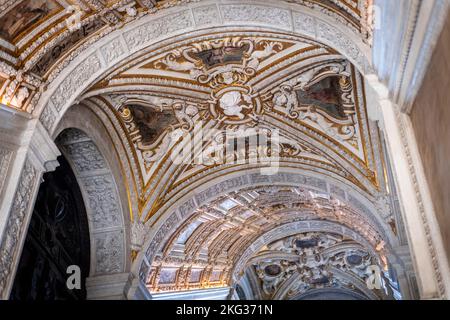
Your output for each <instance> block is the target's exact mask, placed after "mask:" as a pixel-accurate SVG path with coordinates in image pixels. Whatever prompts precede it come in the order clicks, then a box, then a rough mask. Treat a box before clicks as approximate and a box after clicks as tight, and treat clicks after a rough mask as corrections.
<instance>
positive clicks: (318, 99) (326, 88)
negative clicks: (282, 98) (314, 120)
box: [297, 77, 343, 117]
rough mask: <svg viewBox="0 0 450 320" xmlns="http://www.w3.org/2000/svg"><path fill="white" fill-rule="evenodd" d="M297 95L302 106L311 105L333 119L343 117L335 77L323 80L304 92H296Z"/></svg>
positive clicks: (337, 81)
mask: <svg viewBox="0 0 450 320" xmlns="http://www.w3.org/2000/svg"><path fill="white" fill-rule="evenodd" d="M297 95H298V100H299V102H300V104H302V105H313V106H315V107H318V108H321V109H323V110H325V111H327V112H328V113H330V114H331V115H333V116H335V117H341V116H343V114H342V107H341V100H340V93H339V79H338V78H337V77H328V78H325V79H323V80H322V81H320V82H318V83H316V84H314V85H312V86H311V87H309V88H308V89H306V90H305V91H303V90H298V91H297Z"/></svg>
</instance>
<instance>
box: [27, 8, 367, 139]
mask: <svg viewBox="0 0 450 320" xmlns="http://www.w3.org/2000/svg"><path fill="white" fill-rule="evenodd" d="M333 23H334V24H333ZM223 27H235V28H241V29H242V28H246V27H247V28H248V27H252V28H255V27H256V28H258V29H260V30H274V31H283V32H289V33H293V34H299V35H302V36H307V37H311V38H313V39H314V40H317V41H319V42H322V43H324V44H325V45H328V46H330V47H331V48H333V49H335V50H337V51H338V52H340V53H341V54H342V55H343V56H344V57H346V58H347V59H349V60H350V62H352V63H353V64H354V65H355V66H356V67H357V68H358V70H359V71H360V72H361V73H362V74H370V73H372V70H371V66H370V60H371V58H370V48H369V47H368V46H367V45H366V44H364V43H363V41H362V40H361V39H360V38H359V37H358V36H357V35H356V34H355V33H354V32H353V31H351V29H350V28H349V27H348V26H346V25H345V24H341V23H339V24H338V27H337V26H336V21H333V19H332V18H330V17H329V16H327V15H326V14H324V13H321V12H318V11H316V10H312V9H308V8H305V7H300V6H296V5H293V4H288V3H276V4H272V3H271V4H267V3H265V2H263V1H255V2H252V3H246V4H232V3H222V2H221V1H217V0H211V1H204V2H202V3H200V4H188V5H186V6H177V7H174V8H171V9H168V10H164V11H162V12H159V13H157V14H155V15H147V16H143V17H141V18H140V19H137V20H136V21H134V22H132V23H130V24H128V25H126V26H125V27H123V28H122V29H120V30H116V31H114V32H112V33H110V34H107V35H106V36H104V37H102V38H100V39H97V41H96V42H95V43H93V44H92V43H91V44H90V48H88V49H84V50H83V51H81V52H79V54H78V56H77V57H76V58H75V59H74V60H72V61H70V62H66V64H65V66H64V67H63V68H60V69H59V71H58V72H57V73H58V74H54V75H52V82H51V83H50V84H49V86H48V89H47V90H46V91H45V93H43V94H42V96H41V97H40V99H39V101H38V102H37V105H36V107H35V114H36V115H37V116H39V117H40V120H41V122H42V123H43V125H44V127H45V128H46V129H47V130H48V131H49V132H53V130H54V128H55V127H56V125H57V123H58V121H59V120H60V119H61V118H62V116H63V114H64V113H65V112H66V110H67V109H68V108H69V107H70V106H71V105H72V104H73V102H74V101H76V99H77V97H78V96H79V95H80V94H81V93H82V92H83V91H84V90H86V89H88V88H89V86H90V85H91V84H92V83H93V82H94V81H95V80H96V79H98V78H99V77H101V76H102V75H104V74H106V73H107V72H108V71H109V70H111V69H112V68H113V67H114V66H115V65H117V64H118V63H120V62H124V61H129V60H131V59H133V57H134V56H136V55H137V54H139V53H140V52H141V50H143V49H145V50H153V49H157V48H156V46H155V45H158V46H160V45H161V43H162V42H164V41H165V40H167V39H170V38H174V37H180V39H181V38H182V37H183V34H185V33H188V32H189V33H193V32H196V31H202V30H209V31H211V30H213V29H218V30H219V28H223ZM92 47H94V48H95V49H92ZM141 53H142V52H141Z"/></svg>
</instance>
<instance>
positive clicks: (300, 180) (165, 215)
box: [133, 168, 396, 282]
mask: <svg viewBox="0 0 450 320" xmlns="http://www.w3.org/2000/svg"><path fill="white" fill-rule="evenodd" d="M258 172H259V171H258V169H253V170H251V169H247V170H243V171H238V172H228V174H225V175H218V176H217V177H215V178H212V179H211V177H209V178H210V180H208V181H205V180H203V181H197V182H194V183H192V188H195V191H194V189H192V190H187V191H185V193H184V194H185V196H184V197H181V198H179V199H177V200H174V201H171V202H170V203H168V205H167V206H165V207H163V208H162V209H161V214H158V217H159V218H158V219H157V220H156V221H153V222H152V223H150V225H151V226H150V228H151V229H150V230H149V231H148V235H147V237H146V242H145V243H144V246H143V250H142V252H141V254H140V255H139V256H138V258H137V259H136V264H135V265H134V268H133V269H134V270H133V271H134V272H136V274H139V277H140V279H141V281H144V282H145V280H146V278H147V276H148V273H149V272H150V266H151V264H152V260H153V258H154V255H155V254H157V253H158V252H160V250H162V248H163V247H164V246H165V245H166V243H168V241H170V239H171V236H172V234H174V233H175V231H177V230H178V229H179V228H183V227H182V226H183V223H184V222H185V221H187V220H188V219H190V217H191V216H192V214H193V213H194V211H195V209H196V208H198V207H200V206H201V205H203V204H205V203H208V201H211V200H212V199H214V198H217V196H218V194H223V193H226V192H230V191H237V190H241V189H243V188H245V187H249V186H255V185H261V186H273V185H275V186H276V185H286V184H289V185H296V186H304V187H308V188H311V189H313V190H317V191H320V192H327V191H328V192H330V193H331V194H332V195H333V197H336V198H338V199H342V200H347V201H349V202H350V205H353V206H355V203H356V204H357V205H356V206H355V207H358V208H357V210H358V211H359V212H361V214H362V215H363V216H365V217H368V218H369V220H370V221H371V223H373V225H374V226H375V229H377V230H378V231H379V232H380V233H381V234H382V235H383V238H384V239H385V240H386V242H387V247H389V248H388V250H387V251H388V253H389V256H390V258H391V259H392V261H396V253H395V252H393V251H392V250H391V249H392V248H393V247H395V246H396V239H395V235H394V234H393V233H392V230H390V229H389V226H388V225H387V223H385V222H383V221H382V219H381V218H380V217H379V215H378V211H377V209H376V208H375V206H374V205H373V204H371V202H370V200H369V199H367V198H365V197H364V196H363V195H361V194H358V192H356V191H355V189H354V188H352V187H351V186H347V187H344V186H343V185H341V186H342V187H343V188H345V191H344V190H343V189H339V188H336V184H339V182H338V181H337V180H336V181H335V180H334V179H332V178H330V177H326V176H325V175H321V174H319V173H305V172H302V174H299V173H298V172H297V173H296V172H295V170H289V169H287V168H280V174H279V175H274V176H267V179H266V180H264V181H258V179H257V176H259V174H258ZM260 177H261V176H260ZM197 183H198V184H197ZM339 190H341V191H344V193H343V194H342V193H341V194H339V193H340V192H339ZM352 202H353V204H352ZM155 216H156V215H155ZM150 222H151V221H150ZM330 228H332V227H330ZM339 228H344V229H345V230H344V231H342V232H343V233H344V234H345V233H348V234H352V235H353V236H354V237H355V238H356V239H358V240H361V241H363V239H362V238H361V236H360V235H359V234H357V233H355V232H354V231H351V230H350V229H348V228H346V227H341V226H339ZM313 229H314V228H313ZM342 230H343V229H342ZM363 242H364V243H367V241H363ZM368 246H370V245H368ZM242 256H247V255H246V254H245V253H244V254H243V255H242Z"/></svg>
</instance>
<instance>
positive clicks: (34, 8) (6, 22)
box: [0, 0, 59, 41]
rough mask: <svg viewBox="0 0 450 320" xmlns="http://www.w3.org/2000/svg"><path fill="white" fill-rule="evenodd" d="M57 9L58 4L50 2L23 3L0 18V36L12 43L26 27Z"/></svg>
mask: <svg viewBox="0 0 450 320" xmlns="http://www.w3.org/2000/svg"><path fill="white" fill-rule="evenodd" d="M58 8H59V6H58V4H57V3H56V2H54V1H50V0H29V1H23V2H21V3H20V4H18V5H17V6H16V7H15V8H14V9H12V10H11V11H10V12H8V14H6V15H5V16H3V17H1V18H0V36H1V37H2V38H4V39H5V40H7V41H12V40H13V39H14V38H16V37H17V36H18V35H19V34H21V33H22V32H23V31H25V30H26V29H27V28H28V27H30V26H32V25H33V24H34V23H36V22H38V21H39V20H41V19H42V18H44V17H46V16H47V15H49V14H51V13H53V12H55V11H56V10H57V9H58Z"/></svg>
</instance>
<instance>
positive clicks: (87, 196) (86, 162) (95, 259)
mask: <svg viewBox="0 0 450 320" xmlns="http://www.w3.org/2000/svg"><path fill="white" fill-rule="evenodd" d="M81 111H82V112H81ZM54 137H55V142H56V144H57V146H58V147H59V149H60V150H61V152H62V153H63V154H64V156H65V158H66V159H67V160H68V162H69V163H70V165H71V167H72V168H73V171H74V173H75V176H76V178H77V181H78V183H79V186H80V189H81V191H82V194H83V199H84V202H85V207H86V212H87V215H88V220H89V233H90V241H91V264H90V275H89V276H90V278H88V282H89V281H90V279H97V278H99V277H100V278H101V277H105V276H108V275H112V274H123V273H126V272H128V271H129V269H130V266H131V258H130V257H131V253H130V227H129V226H130V208H129V205H128V196H127V192H126V190H125V187H124V184H123V183H122V179H123V176H122V172H121V169H120V168H121V164H120V163H119V160H118V159H117V156H116V155H115V154H114V151H112V150H110V149H111V148H108V145H111V144H112V142H111V141H110V139H109V136H108V134H107V131H106V130H105V128H104V127H102V126H101V122H100V120H99V119H97V118H96V116H95V114H94V113H93V112H92V111H91V110H89V109H88V108H86V107H83V106H74V107H73V108H71V109H70V110H69V111H68V112H67V113H66V114H65V116H64V118H63V119H62V121H61V122H60V124H59V125H58V128H57V129H56V130H55V133H54ZM108 149H109V150H108ZM101 284H102V281H100V282H98V281H97V282H96V285H101ZM90 289H91V291H92V290H95V288H94V289H92V288H90V287H89V285H88V298H89V297H93V296H94V295H95V294H92V292H89V290H90Z"/></svg>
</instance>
